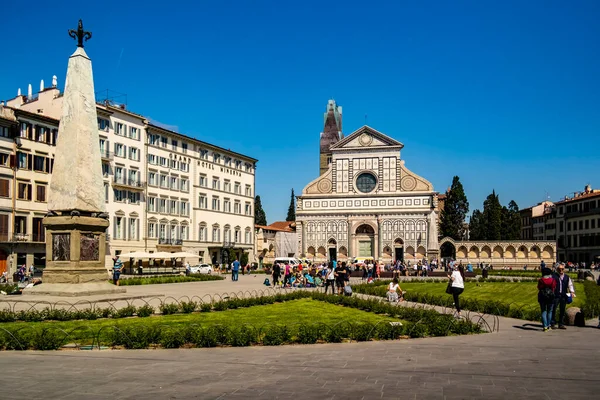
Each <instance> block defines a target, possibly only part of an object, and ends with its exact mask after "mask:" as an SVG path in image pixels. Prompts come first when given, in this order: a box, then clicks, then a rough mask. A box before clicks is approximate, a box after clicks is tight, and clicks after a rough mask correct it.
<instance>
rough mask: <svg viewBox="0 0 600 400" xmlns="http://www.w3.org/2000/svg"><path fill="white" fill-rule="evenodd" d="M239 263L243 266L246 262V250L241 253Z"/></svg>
mask: <svg viewBox="0 0 600 400" xmlns="http://www.w3.org/2000/svg"><path fill="white" fill-rule="evenodd" d="M240 264H242V265H244V266H245V265H246V264H248V253H246V252H243V253H242V256H241V257H240Z"/></svg>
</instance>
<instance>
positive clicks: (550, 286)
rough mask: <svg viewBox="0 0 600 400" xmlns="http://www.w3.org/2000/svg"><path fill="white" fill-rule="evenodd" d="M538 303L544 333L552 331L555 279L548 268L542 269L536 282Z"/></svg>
mask: <svg viewBox="0 0 600 400" xmlns="http://www.w3.org/2000/svg"><path fill="white" fill-rule="evenodd" d="M537 288H538V303H539V304H540V308H541V310H542V326H543V329H544V332H547V331H549V330H551V329H552V309H553V307H554V298H555V295H554V291H555V290H556V279H554V277H553V276H552V270H550V268H545V267H544V268H543V269H542V277H541V278H540V279H539V280H538V285H537Z"/></svg>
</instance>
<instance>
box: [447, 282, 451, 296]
mask: <svg viewBox="0 0 600 400" xmlns="http://www.w3.org/2000/svg"><path fill="white" fill-rule="evenodd" d="M446 293H448V294H452V281H451V280H450V281H448V286H446Z"/></svg>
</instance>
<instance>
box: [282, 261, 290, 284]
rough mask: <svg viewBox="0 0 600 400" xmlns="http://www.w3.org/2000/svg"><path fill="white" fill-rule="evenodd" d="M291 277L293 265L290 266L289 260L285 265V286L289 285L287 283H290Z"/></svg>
mask: <svg viewBox="0 0 600 400" xmlns="http://www.w3.org/2000/svg"><path fill="white" fill-rule="evenodd" d="M291 277H292V267H290V263H289V262H286V263H285V267H284V274H283V287H287V285H288V284H289V283H290V278H291Z"/></svg>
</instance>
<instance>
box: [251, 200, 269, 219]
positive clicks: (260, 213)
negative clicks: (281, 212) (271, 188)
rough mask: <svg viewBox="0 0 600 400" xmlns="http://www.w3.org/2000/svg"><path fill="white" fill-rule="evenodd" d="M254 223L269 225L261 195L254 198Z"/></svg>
mask: <svg viewBox="0 0 600 400" xmlns="http://www.w3.org/2000/svg"><path fill="white" fill-rule="evenodd" d="M254 223H255V224H256V225H267V214H265V210H263V208H262V203H261V202H260V196H256V198H255V199H254Z"/></svg>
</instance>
